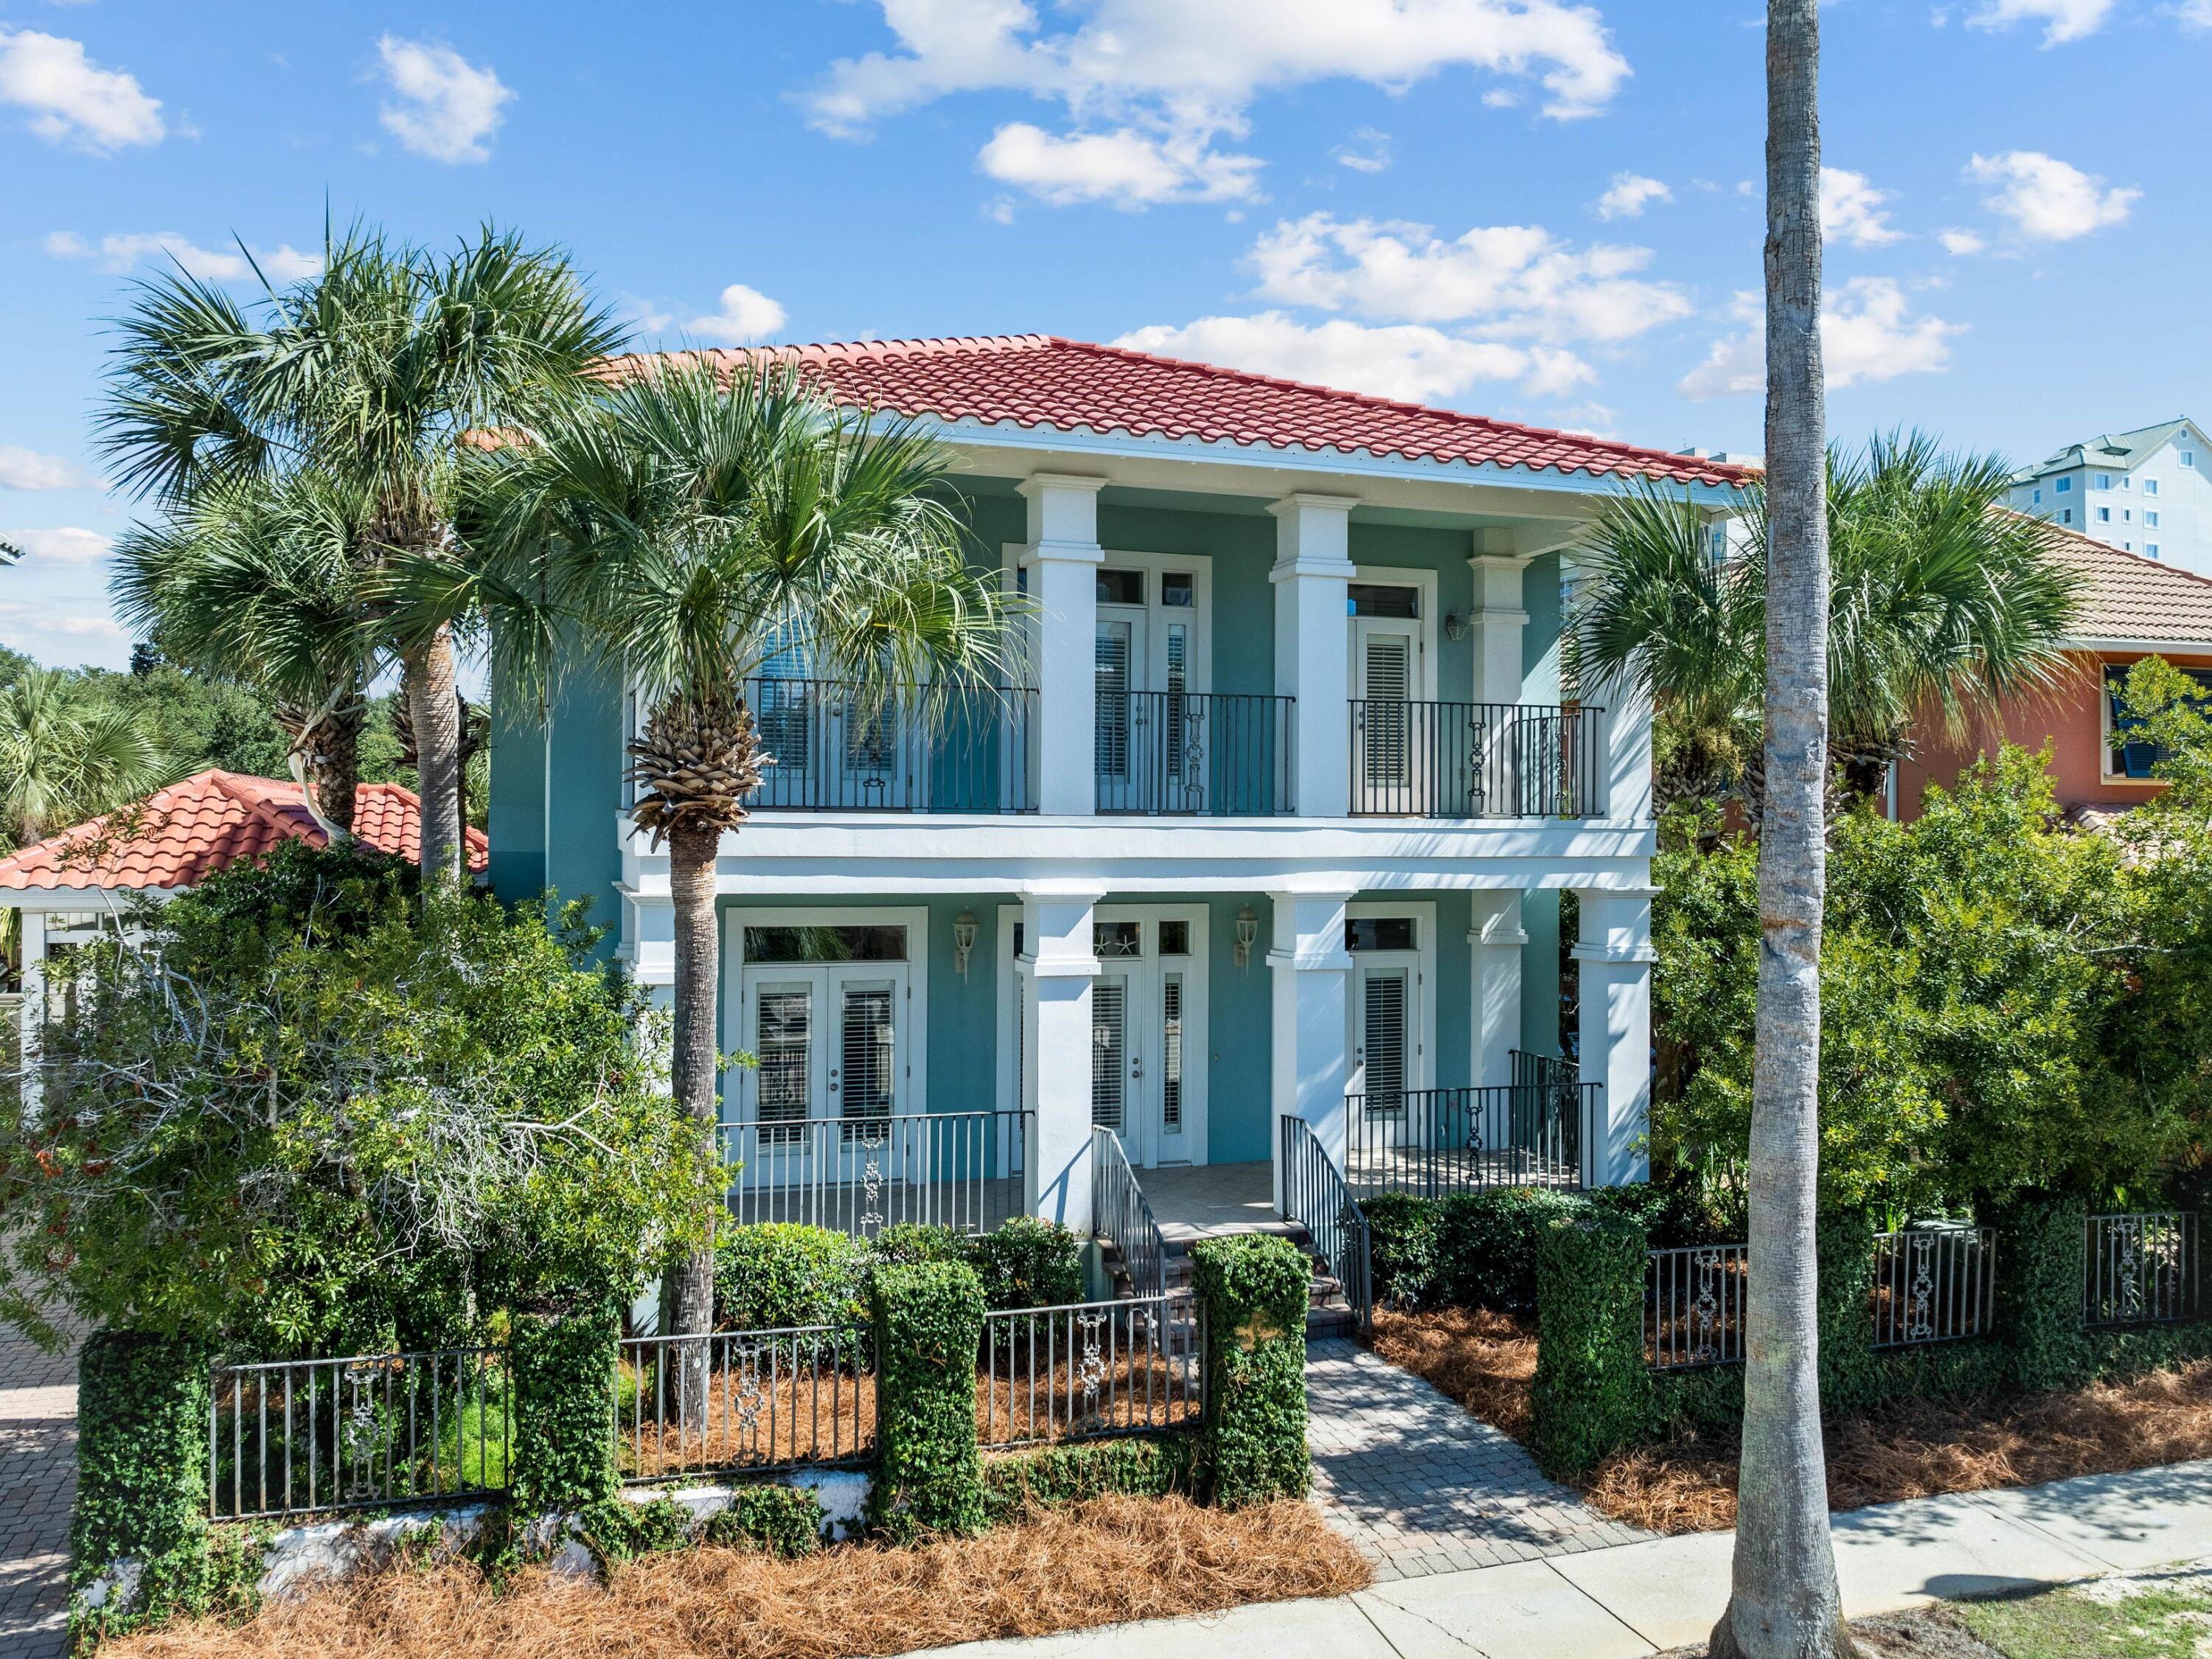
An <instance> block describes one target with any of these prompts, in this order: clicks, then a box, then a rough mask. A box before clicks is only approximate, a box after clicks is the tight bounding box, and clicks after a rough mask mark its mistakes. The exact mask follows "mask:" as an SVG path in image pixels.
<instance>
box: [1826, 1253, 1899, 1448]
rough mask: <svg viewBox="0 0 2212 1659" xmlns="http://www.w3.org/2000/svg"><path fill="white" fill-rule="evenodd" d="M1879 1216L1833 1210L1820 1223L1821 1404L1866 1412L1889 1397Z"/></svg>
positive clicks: (1827, 1407)
mask: <svg viewBox="0 0 2212 1659" xmlns="http://www.w3.org/2000/svg"><path fill="white" fill-rule="evenodd" d="M1875 1231H1876V1230H1875V1225H1874V1218H1872V1217H1871V1216H1869V1215H1868V1214H1867V1213H1866V1212H1864V1211H1863V1210H1832V1211H1829V1212H1826V1213H1824V1214H1823V1215H1822V1216H1821V1217H1820V1220H1819V1222H1818V1224H1817V1232H1816V1235H1815V1237H1816V1238H1817V1240H1818V1244H1817V1249H1818V1252H1819V1254H1818V1263H1819V1273H1820V1307H1819V1312H1818V1315H1817V1317H1818V1319H1819V1322H1820V1404H1821V1406H1822V1407H1823V1408H1825V1409H1826V1410H1828V1411H1842V1412H1854V1411H1864V1410H1865V1409H1866V1408H1867V1407H1869V1406H1871V1405H1873V1404H1875V1402H1876V1401H1879V1400H1881V1398H1882V1397H1883V1394H1884V1390H1885V1387H1886V1384H1887V1376H1886V1373H1885V1370H1884V1368H1883V1367H1882V1365H1881V1363H1880V1356H1878V1355H1877V1354H1876V1353H1875V1346H1874V1316H1873V1314H1872V1312H1871V1311H1870V1310H1871V1308H1872V1305H1873V1304H1872V1302H1871V1300H1870V1298H1871V1297H1872V1296H1873V1293H1874V1267H1875V1262H1874V1236H1875Z"/></svg>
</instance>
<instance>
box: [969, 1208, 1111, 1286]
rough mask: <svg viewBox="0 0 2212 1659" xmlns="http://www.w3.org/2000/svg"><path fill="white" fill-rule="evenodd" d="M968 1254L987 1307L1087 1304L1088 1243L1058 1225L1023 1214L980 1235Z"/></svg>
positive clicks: (971, 1245) (970, 1246)
mask: <svg viewBox="0 0 2212 1659" xmlns="http://www.w3.org/2000/svg"><path fill="white" fill-rule="evenodd" d="M968 1259H969V1261H970V1262H971V1263H973V1264H974V1267H975V1273H976V1276H977V1277H978V1278H979V1279H981V1281H982V1285H983V1300H984V1304H985V1305H986V1306H987V1307H990V1308H993V1309H1000V1308H1051V1307H1058V1306H1060V1304H1064V1303H1069V1302H1080V1301H1082V1300H1083V1241H1082V1239H1081V1238H1080V1237H1078V1236H1077V1235H1076V1234H1075V1233H1074V1232H1073V1231H1072V1230H1070V1229H1068V1228H1066V1227H1063V1226H1061V1225H1060V1223H1058V1222H1057V1221H1042V1220H1039V1219H1038V1218H1036V1217H1035V1216H1025V1215H1018V1216H1015V1217H1012V1218H1011V1219H1009V1220H1007V1221H1005V1222H1002V1223H1001V1224H1000V1225H999V1226H998V1227H997V1228H996V1229H995V1230H994V1231H991V1232H987V1233H983V1234H981V1235H980V1236H978V1237H976V1238H975V1240H974V1241H973V1242H972V1243H971V1244H970V1245H969V1258H968Z"/></svg>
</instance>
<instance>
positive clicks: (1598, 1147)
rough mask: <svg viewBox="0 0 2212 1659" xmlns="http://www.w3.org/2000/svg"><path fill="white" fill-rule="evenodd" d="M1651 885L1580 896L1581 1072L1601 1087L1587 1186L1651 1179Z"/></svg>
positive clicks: (1589, 1138) (1586, 1140)
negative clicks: (1602, 1089)
mask: <svg viewBox="0 0 2212 1659" xmlns="http://www.w3.org/2000/svg"><path fill="white" fill-rule="evenodd" d="M1653 892H1654V889H1652V888H1650V887H1611V888H1584V889H1583V890H1582V893H1581V898H1582V915H1583V922H1582V933H1581V937H1580V939H1579V941H1578V942H1577V944H1576V945H1575V951H1574V955H1575V960H1576V961H1577V963H1581V964H1582V1074H1583V1082H1585V1083H1602V1084H1603V1085H1605V1093H1604V1095H1603V1097H1601V1100H1600V1102H1599V1110H1598V1113H1597V1121H1596V1122H1595V1123H1594V1124H1586V1125H1585V1126H1584V1133H1583V1185H1584V1186H1589V1187H1626V1186H1630V1185H1632V1184H1633V1183H1635V1182H1640V1181H1649V1180H1650V1178H1651V1149H1650V1129H1651V964H1652V963H1653V962H1655V961H1656V960H1657V957H1658V953H1657V952H1656V951H1654V950H1653V949H1652V948H1651V896H1652V893H1653Z"/></svg>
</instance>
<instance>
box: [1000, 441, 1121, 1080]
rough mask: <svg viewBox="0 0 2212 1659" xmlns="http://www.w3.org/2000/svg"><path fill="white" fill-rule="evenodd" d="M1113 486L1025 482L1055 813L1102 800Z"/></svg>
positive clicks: (1041, 479) (1026, 557)
mask: <svg viewBox="0 0 2212 1659" xmlns="http://www.w3.org/2000/svg"><path fill="white" fill-rule="evenodd" d="M1105 483H1106V481H1105V480H1104V479H1103V478H1085V477H1075V476H1073V475H1072V474H1069V473H1064V472H1039V473H1036V474H1033V475H1032V476H1031V477H1028V478H1026V479H1024V481H1023V482H1022V485H1021V492H1022V495H1023V496H1024V499H1026V500H1027V501H1028V502H1029V540H1028V541H1027V542H1026V543H1024V544H1023V547H1022V552H1021V562H1022V565H1023V568H1025V569H1026V570H1027V571H1028V572H1029V573H1030V599H1031V600H1033V601H1034V602H1035V604H1036V614H1037V627H1036V683H1037V702H1038V708H1037V732H1036V745H1037V808H1038V811H1040V812H1042V813H1043V814H1045V815H1046V816H1048V817H1086V818H1087V817H1091V815H1092V814H1093V813H1094V812H1095V811H1097V805H1098V780H1097V741H1098V738H1097V723H1098V566H1099V565H1100V563H1102V562H1103V561H1104V559H1105V557H1106V555H1105V552H1104V550H1103V549H1101V548H1100V546H1099V545H1098V492H1099V490H1101V489H1103V488H1104V487H1105ZM1090 948H1091V945H1090V939H1089V936H1088V935H1087V934H1086V935H1085V939H1084V949H1085V951H1088V950H1089V949H1090ZM1085 1041H1086V1042H1087V1041H1088V1038H1086V1039H1085Z"/></svg>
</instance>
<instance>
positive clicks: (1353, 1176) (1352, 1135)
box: [1344, 1081, 1603, 1199]
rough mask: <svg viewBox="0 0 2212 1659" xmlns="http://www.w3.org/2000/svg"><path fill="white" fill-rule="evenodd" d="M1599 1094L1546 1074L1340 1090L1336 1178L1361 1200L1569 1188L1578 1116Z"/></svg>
mask: <svg viewBox="0 0 2212 1659" xmlns="http://www.w3.org/2000/svg"><path fill="white" fill-rule="evenodd" d="M1602 1092H1603V1090H1602V1085H1598V1084H1595V1083H1571V1082H1565V1081H1555V1082H1552V1083H1543V1084H1522V1083H1516V1084H1512V1085H1499V1086H1497V1087H1494V1088H1487V1089H1405V1090H1399V1091H1395V1092H1393V1093H1389V1094H1360V1095H1346V1097H1345V1100H1344V1117H1345V1154H1344V1174H1345V1180H1346V1182H1347V1183H1348V1184H1349V1186H1350V1187H1351V1189H1352V1194H1353V1196H1354V1197H1355V1198H1362V1199H1364V1198H1371V1197H1373V1196H1374V1195H1375V1194H1378V1193H1416V1194H1420V1195H1422V1196H1424V1197H1427V1198H1437V1197H1441V1196H1443V1194H1447V1193H1473V1192H1486V1191H1488V1190H1490V1189H1492V1188H1498V1187H1564V1188H1572V1187H1579V1186H1580V1185H1581V1184H1582V1147H1583V1121H1584V1120H1585V1119H1586V1118H1587V1117H1589V1115H1590V1114H1592V1113H1594V1112H1595V1111H1596V1110H1597V1107H1598V1101H1599V1098H1600V1097H1601V1094H1602Z"/></svg>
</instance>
